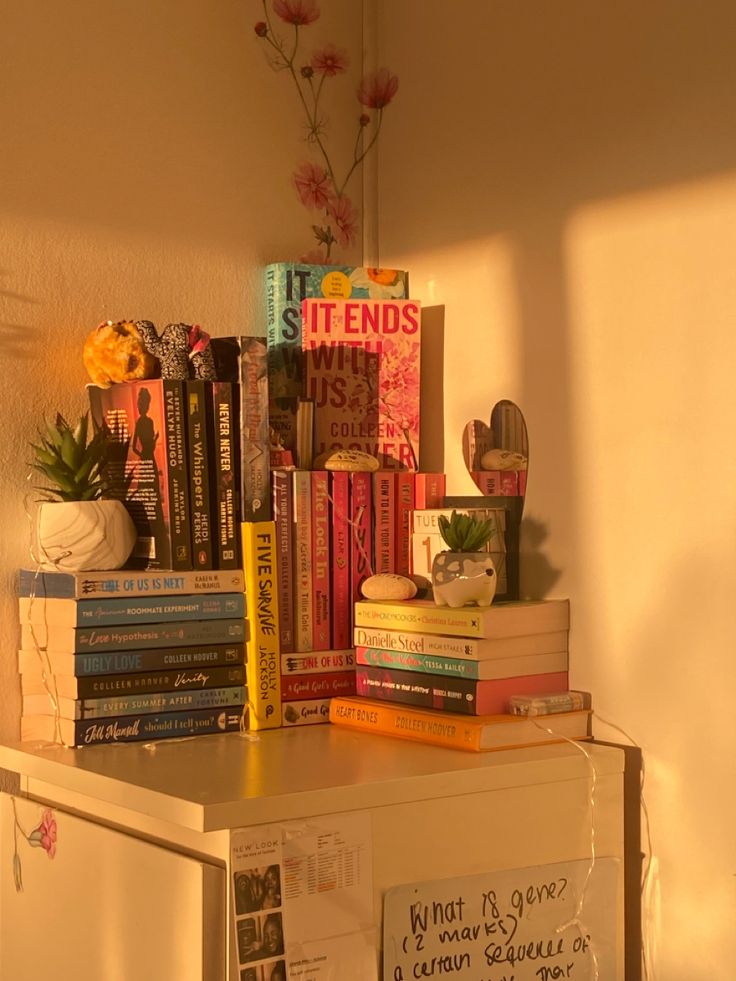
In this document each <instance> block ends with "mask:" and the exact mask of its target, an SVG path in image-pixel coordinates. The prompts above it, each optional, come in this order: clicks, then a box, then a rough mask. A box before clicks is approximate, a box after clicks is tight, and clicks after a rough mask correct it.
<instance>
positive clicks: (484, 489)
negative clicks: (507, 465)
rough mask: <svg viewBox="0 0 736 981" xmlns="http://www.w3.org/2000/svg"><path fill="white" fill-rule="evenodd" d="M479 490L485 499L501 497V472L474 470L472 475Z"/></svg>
mask: <svg viewBox="0 0 736 981" xmlns="http://www.w3.org/2000/svg"><path fill="white" fill-rule="evenodd" d="M470 476H471V477H472V478H473V482H474V483H475V485H476V487H477V488H478V490H479V491H480V492H481V494H483V495H484V496H485V497H500V496H501V494H502V493H503V491H502V490H501V471H500V470H473V471H471V473H470Z"/></svg>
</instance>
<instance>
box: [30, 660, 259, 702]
mask: <svg viewBox="0 0 736 981" xmlns="http://www.w3.org/2000/svg"><path fill="white" fill-rule="evenodd" d="M39 671H40V663H39ZM20 680H21V691H22V693H23V695H24V696H26V695H43V694H46V693H47V687H46V683H45V682H44V680H43V678H42V676H41V674H40V673H39V674H35V675H34V674H28V673H26V674H22V675H21V678H20ZM56 684H57V687H58V688H60V689H61V690H60V691H59V694H60V695H61V696H62V697H63V696H64V694H65V689H64V688H63V687H62V683H61V682H60V679H59V676H57V677H56ZM244 685H245V667H244V666H243V665H242V664H236V665H233V666H232V667H220V668H209V667H208V668H194V669H192V670H183V671H136V672H134V673H132V674H112V675H88V676H86V677H83V678H77V679H76V685H74V686H73V689H74V690H73V693H71V694H69V695H68V696H67V697H69V698H78V699H87V698H89V699H99V698H103V697H105V696H107V697H113V696H120V695H126V696H127V695H136V694H139V695H142V694H146V695H148V694H155V693H156V692H166V691H170V692H174V691H181V692H187V691H205V690H207V689H210V688H230V687H238V686H244Z"/></svg>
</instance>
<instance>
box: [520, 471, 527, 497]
mask: <svg viewBox="0 0 736 981" xmlns="http://www.w3.org/2000/svg"><path fill="white" fill-rule="evenodd" d="M525 494H526V470H519V496H520V497H524V496H525Z"/></svg>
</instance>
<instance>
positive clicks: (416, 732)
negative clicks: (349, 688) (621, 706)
mask: <svg viewBox="0 0 736 981" xmlns="http://www.w3.org/2000/svg"><path fill="white" fill-rule="evenodd" d="M330 722H332V723H333V724H334V725H337V726H344V727H345V728H347V729H359V730H361V731H363V732H374V733H379V734H382V735H385V736H395V737H396V738H398V739H409V740H412V741H413V742H419V743H427V744H431V745H433V746H445V747H446V748H448V749H462V750H465V751H466V752H471V753H480V752H487V751H489V750H497V749H517V748H519V747H521V746H541V745H543V744H546V743H560V742H565V741H567V740H569V739H575V740H585V739H590V738H591V735H590V710H589V709H581V710H579V711H576V712H559V713H556V714H555V715H554V717H552V716H545V717H544V718H543V719H539V718H538V717H535V718H530V717H526V716H521V715H510V714H509V715H479V716H474V717H473V716H461V715H453V714H451V713H449V712H437V711H431V710H430V709H415V708H412V707H411V706H408V705H401V704H390V703H386V702H379V701H376V700H374V699H372V698H361V697H359V696H353V697H349V696H339V697H337V698H333V699H332V702H331V703H330Z"/></svg>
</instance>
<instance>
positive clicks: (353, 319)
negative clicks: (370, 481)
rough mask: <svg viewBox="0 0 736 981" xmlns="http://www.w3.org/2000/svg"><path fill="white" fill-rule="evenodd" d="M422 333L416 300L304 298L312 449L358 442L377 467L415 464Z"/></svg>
mask: <svg viewBox="0 0 736 981" xmlns="http://www.w3.org/2000/svg"><path fill="white" fill-rule="evenodd" d="M420 338H421V307H420V304H419V303H418V302H417V301H415V300H398V299H397V300H372V299H366V300H341V299H325V298H322V299H307V300H304V302H303V303H302V347H303V351H304V394H305V396H306V398H308V399H311V400H313V402H314V454H315V456H319V455H320V454H322V453H325V452H328V451H330V450H334V449H352V450H360V451H362V452H363V453H368V454H370V456H373V457H376V458H377V459H378V461H379V465H380V469H381V470H416V469H418V467H417V461H418V459H419V358H420Z"/></svg>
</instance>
